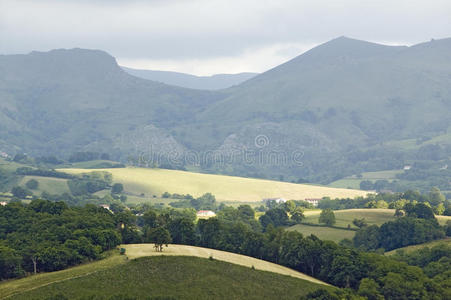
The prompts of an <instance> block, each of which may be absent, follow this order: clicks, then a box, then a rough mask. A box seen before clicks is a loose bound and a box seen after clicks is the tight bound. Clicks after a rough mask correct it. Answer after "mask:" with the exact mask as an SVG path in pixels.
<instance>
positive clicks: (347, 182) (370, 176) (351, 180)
mask: <svg viewBox="0 0 451 300" xmlns="http://www.w3.org/2000/svg"><path fill="white" fill-rule="evenodd" d="M403 172H404V171H403V170H386V171H378V172H365V173H362V174H361V175H362V177H361V178H358V177H357V176H355V175H353V176H348V177H345V178H343V179H339V180H337V181H334V182H331V183H329V184H328V186H330V187H334V188H353V189H359V188H360V182H362V181H363V180H370V181H373V182H375V181H377V180H388V181H392V180H394V179H396V175H397V174H401V173H403Z"/></svg>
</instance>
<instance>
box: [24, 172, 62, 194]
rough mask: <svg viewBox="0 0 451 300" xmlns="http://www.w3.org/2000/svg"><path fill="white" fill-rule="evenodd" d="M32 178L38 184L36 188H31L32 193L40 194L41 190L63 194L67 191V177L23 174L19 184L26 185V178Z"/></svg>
mask: <svg viewBox="0 0 451 300" xmlns="http://www.w3.org/2000/svg"><path fill="white" fill-rule="evenodd" d="M31 179H34V180H36V181H37V182H38V183H39V185H38V188H37V189H35V190H32V192H33V194H35V195H41V194H42V192H47V193H50V194H58V195H60V194H63V193H69V192H70V190H69V186H68V185H67V179H62V178H53V177H42V176H24V177H23V178H22V179H21V181H20V182H19V185H20V186H23V187H26V186H25V184H26V183H27V181H28V180H31Z"/></svg>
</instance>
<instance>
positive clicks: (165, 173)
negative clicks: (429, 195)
mask: <svg viewBox="0 0 451 300" xmlns="http://www.w3.org/2000/svg"><path fill="white" fill-rule="evenodd" d="M102 170H104V171H107V172H110V173H111V174H112V175H113V181H114V182H120V183H123V184H124V187H125V190H126V191H127V192H131V193H133V194H138V195H139V194H141V193H144V194H145V195H158V196H160V195H161V194H162V193H164V192H169V193H179V194H191V195H193V196H194V197H199V196H201V195H202V194H204V193H207V192H210V193H212V194H214V195H215V196H216V199H217V200H218V201H237V202H257V201H261V200H262V199H264V198H273V197H282V198H285V199H296V200H301V199H305V198H322V197H324V196H329V197H332V198H335V197H339V198H343V197H351V198H353V197H355V196H363V195H366V194H367V192H365V191H359V190H349V189H336V188H330V187H324V186H314V185H305V184H294V183H288V182H279V181H271V180H262V179H253V178H243V177H234V176H224V175H212V174H201V173H192V172H186V171H177V170H164V169H144V168H113V169H102ZM60 171H63V172H67V173H71V174H78V173H85V172H86V169H61V170H60Z"/></svg>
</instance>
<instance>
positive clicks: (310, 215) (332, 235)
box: [289, 208, 451, 242]
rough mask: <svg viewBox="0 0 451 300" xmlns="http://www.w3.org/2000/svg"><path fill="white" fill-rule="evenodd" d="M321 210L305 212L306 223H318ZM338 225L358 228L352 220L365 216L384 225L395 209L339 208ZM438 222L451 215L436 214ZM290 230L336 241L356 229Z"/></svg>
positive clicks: (302, 226) (306, 227) (371, 222)
mask: <svg viewBox="0 0 451 300" xmlns="http://www.w3.org/2000/svg"><path fill="white" fill-rule="evenodd" d="M320 213H321V211H320V210H314V211H308V212H306V213H305V219H304V222H306V223H314V224H319V223H318V218H319V214H320ZM334 213H335V220H336V224H335V225H336V226H340V227H347V226H348V224H350V225H351V228H357V227H355V226H354V225H353V224H352V221H353V220H354V219H355V218H358V219H361V218H365V220H366V222H367V223H368V225H379V226H380V225H382V224H383V223H386V222H388V221H393V220H395V217H394V213H395V210H394V209H382V208H374V209H363V208H362V209H346V210H337V211H334ZM436 218H437V220H438V222H439V223H440V224H442V225H443V224H445V223H446V222H447V221H448V220H451V217H447V216H436ZM289 230H297V231H299V232H301V233H302V234H304V235H310V234H314V235H316V236H318V237H319V238H320V239H324V240H331V241H335V242H339V241H341V240H342V239H344V238H348V239H352V238H353V237H354V234H355V231H352V230H344V229H337V228H331V227H316V226H308V225H303V224H299V225H295V226H292V227H290V228H289Z"/></svg>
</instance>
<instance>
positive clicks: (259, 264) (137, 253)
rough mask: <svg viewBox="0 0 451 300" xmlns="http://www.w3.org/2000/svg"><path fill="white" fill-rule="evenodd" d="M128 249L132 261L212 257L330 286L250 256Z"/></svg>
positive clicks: (189, 248)
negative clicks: (150, 257) (144, 257)
mask: <svg viewBox="0 0 451 300" xmlns="http://www.w3.org/2000/svg"><path fill="white" fill-rule="evenodd" d="M121 247H124V248H125V249H126V253H125V254H126V255H127V256H128V257H129V258H130V259H135V258H138V257H143V256H155V255H175V256H196V257H202V258H209V257H210V256H212V257H213V258H214V259H217V260H220V261H225V262H229V263H232V264H236V265H241V266H245V267H249V268H251V267H252V266H254V268H255V269H256V270H262V271H268V272H273V273H278V274H282V275H288V276H292V277H296V278H300V279H304V280H308V281H311V282H314V283H320V284H325V285H328V284H327V283H325V282H323V281H321V280H318V279H316V278H313V277H310V276H308V275H306V274H304V273H300V272H297V271H294V270H292V269H289V268H286V267H283V266H281V265H277V264H273V263H270V262H267V261H264V260H261V259H257V258H253V257H250V256H245V255H240V254H235V253H231V252H225V251H220V250H214V249H208V248H201V247H194V246H186V245H169V247H164V248H163V252H156V251H155V249H154V245H153V244H131V245H122V246H121Z"/></svg>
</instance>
